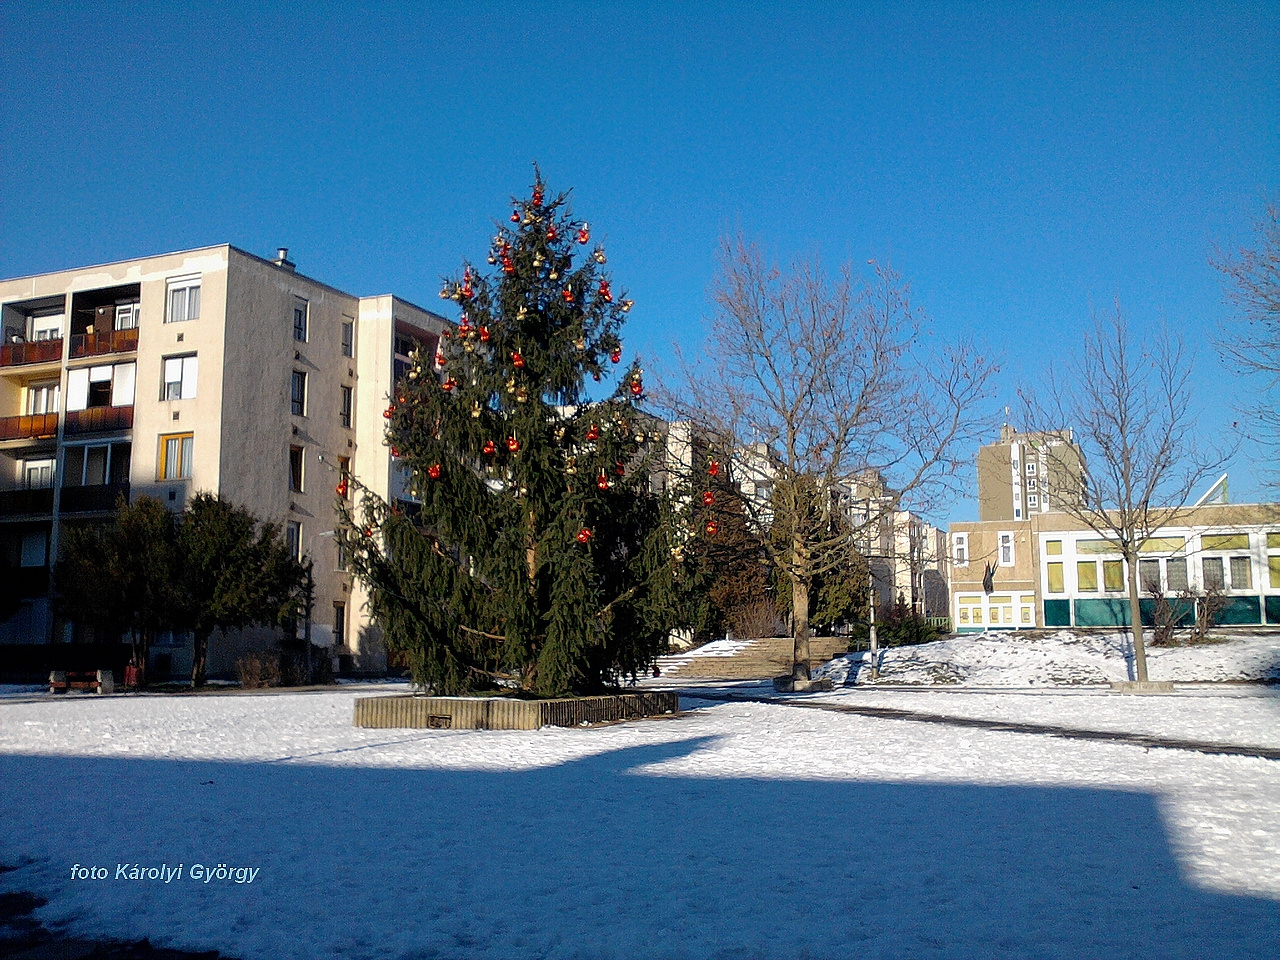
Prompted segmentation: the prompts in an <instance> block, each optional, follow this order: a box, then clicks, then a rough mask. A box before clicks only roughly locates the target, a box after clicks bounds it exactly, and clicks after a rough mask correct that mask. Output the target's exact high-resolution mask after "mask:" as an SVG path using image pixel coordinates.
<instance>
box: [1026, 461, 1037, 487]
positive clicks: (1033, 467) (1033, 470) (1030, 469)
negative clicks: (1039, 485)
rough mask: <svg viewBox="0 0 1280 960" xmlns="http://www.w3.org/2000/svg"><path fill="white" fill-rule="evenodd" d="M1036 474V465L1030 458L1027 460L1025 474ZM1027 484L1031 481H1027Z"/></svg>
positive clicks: (1031, 475)
mask: <svg viewBox="0 0 1280 960" xmlns="http://www.w3.org/2000/svg"><path fill="white" fill-rule="evenodd" d="M1035 475H1036V465H1035V464H1034V463H1032V462H1031V461H1030V460H1028V461H1027V476H1028V477H1034V476H1035ZM1027 485H1028V486H1030V485H1031V481H1027Z"/></svg>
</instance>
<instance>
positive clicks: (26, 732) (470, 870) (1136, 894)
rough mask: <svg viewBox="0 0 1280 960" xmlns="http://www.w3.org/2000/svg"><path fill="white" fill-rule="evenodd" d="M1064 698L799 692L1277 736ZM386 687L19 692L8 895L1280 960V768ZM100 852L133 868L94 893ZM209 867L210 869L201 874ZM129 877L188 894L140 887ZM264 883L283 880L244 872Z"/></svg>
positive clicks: (150, 919)
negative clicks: (548, 724)
mask: <svg viewBox="0 0 1280 960" xmlns="http://www.w3.org/2000/svg"><path fill="white" fill-rule="evenodd" d="M977 642H979V643H981V642H986V641H977ZM1200 649H1208V648H1200ZM893 652H896V651H893ZM962 652H963V651H961V650H960V649H959V648H955V649H953V650H952V655H954V657H955V658H956V660H957V661H958V662H965V663H968V662H974V661H975V659H976V660H981V659H985V660H986V661H987V662H988V663H990V662H991V661H992V656H993V655H979V654H972V655H971V657H970V659H969V660H964V659H963V658H962V657H961V653H962ZM917 653H918V651H917ZM1213 656H1215V657H1219V658H1221V657H1228V658H1230V657H1234V656H1235V654H1231V653H1230V652H1229V651H1228V652H1226V653H1224V652H1222V651H1219V652H1217V653H1215V654H1213ZM1051 659H1052V658H1051ZM1152 673H1153V675H1155V676H1157V677H1158V676H1160V673H1158V671H1157V668H1156V666H1155V665H1154V664H1153V668H1152ZM984 676H987V677H988V680H987V682H988V683H992V684H994V683H995V682H996V681H993V680H991V679H990V677H991V676H992V674H984ZM1042 686H1043V685H1042V684H1040V683H1037V684H1036V685H1035V686H1024V687H1023V688H1022V689H1019V690H1015V689H1007V690H1002V691H994V690H991V689H980V688H976V687H973V686H969V687H966V686H963V685H949V686H944V687H942V688H933V689H930V688H926V687H914V688H903V687H897V688H894V687H882V688H875V687H870V688H869V687H865V686H854V687H845V688H842V689H839V690H837V691H836V692H834V693H832V694H826V695H822V696H821V697H811V698H802V697H797V698H793V699H795V700H798V701H804V702H815V701H816V702H836V703H849V704H874V705H877V706H897V707H904V708H907V709H913V710H919V711H923V712H930V713H935V714H937V713H941V714H952V715H955V716H983V717H991V718H998V719H1014V720H1019V721H1025V722H1034V723H1056V724H1061V725H1066V726H1077V727H1082V728H1085V729H1100V730H1115V731H1129V732H1145V733H1158V734H1161V735H1164V736H1181V737H1193V738H1195V739H1213V740H1219V741H1221V742H1230V743H1240V744H1253V745H1262V746H1266V745H1276V744H1280V733H1278V732H1277V731H1278V730H1280V695H1278V694H1280V690H1277V688H1275V687H1263V686H1257V685H1255V686H1252V687H1245V686H1228V687H1215V688H1185V689H1182V690H1180V692H1179V693H1177V694H1175V695H1173V696H1155V697H1134V696H1122V695H1118V694H1114V693H1110V692H1109V691H1106V690H1105V688H1102V689H1099V688H1094V689H1087V688H1077V689H1073V690H1048V689H1042ZM735 689H738V690H740V691H742V692H750V693H755V694H764V693H765V690H764V688H761V687H760V686H759V685H752V684H744V685H739V686H737V687H736V688H735ZM370 692H377V691H376V690H372V691H371V690H369V689H365V688H361V689H356V690H352V689H340V690H335V691H332V692H319V693H291V694H268V695H234V694H223V695H212V696H187V697H172V696H170V697H164V696H117V697H95V696H91V695H90V696H62V697H57V698H54V697H49V696H48V695H34V696H33V695H32V694H31V693H30V692H26V691H12V693H11V695H10V696H8V697H6V698H0V863H4V864H7V865H9V866H16V867H17V868H18V869H16V870H12V871H9V872H5V873H0V891H6V890H28V891H31V892H34V893H38V894H40V895H41V896H44V897H46V898H48V900H49V904H48V906H46V907H44V908H43V909H42V910H40V911H39V914H38V915H39V916H40V917H41V918H42V919H43V920H44V921H45V923H46V924H48V925H49V926H51V927H57V926H65V927H66V928H67V929H69V930H71V931H73V932H74V933H77V934H79V935H84V936H110V937H117V938H121V939H137V938H140V937H143V936H147V937H150V938H151V940H152V942H154V943H163V944H165V945H169V946H181V947H187V948H191V949H211V948H216V949H219V950H221V951H223V953H224V954H225V955H229V956H233V957H242V958H245V960H249V958H260V957H261V958H272V960H275V958H295V957H296V958H316V957H349V958H382V957H386V958H428V957H442V958H443V957H484V958H506V957H514V958H523V957H606V958H618V960H621V958H632V957H635V958H649V957H654V958H661V957H682V958H699V960H701V958H712V957H714V958H747V957H769V958H775V957H777V958H790V957H810V958H816V957H839V958H846V957H847V958H863V957H867V958H873V957H920V958H926V957H927V958H934V957H938V958H942V957H992V956H999V957H1018V958H1034V957H1094V958H1113V957H1114V958H1119V957H1143V958H1149V957H1188V958H1190V957H1210V956H1213V957H1259V958H1262V957H1266V958H1272V957H1275V956H1276V945H1277V943H1280V762H1276V761H1271V760H1264V759H1255V758H1249V757H1223V756H1209V755H1204V754H1200V753H1194V752H1189V751H1183V750H1172V749H1150V750H1147V749H1145V748H1143V747H1140V746H1131V745H1126V744H1122V743H1104V742H1103V743H1100V742H1091V741H1080V740H1070V739H1061V738H1055V737H1048V736H1044V735H1036V734H1022V733H1011V732H1000V731H984V730H974V729H966V728H959V727H950V726H945V725H937V724H924V723H915V722H910V721H904V720H883V719H873V718H868V717H861V716H852V715H847V714H835V713H827V712H820V711H817V710H809V709H800V708H797V707H795V706H791V705H788V704H786V703H783V702H772V703H754V702H753V703H742V702H732V703H725V702H713V701H710V700H706V699H702V700H698V699H695V698H694V697H696V693H694V695H693V697H690V698H687V699H682V704H683V707H684V709H685V713H684V714H683V715H681V716H679V717H676V718H668V719H659V720H650V721H644V722H638V723H629V724H619V725H614V726H608V727H601V728H596V729H568V730H565V729H544V730H539V731H533V732H519V731H447V730H423V731H412V730H359V729H356V728H354V727H353V726H352V725H351V717H352V710H353V704H354V700H355V697H357V696H363V695H367V694H368V693H370ZM76 864H79V865H81V867H82V868H85V867H101V868H105V870H106V872H107V874H108V877H107V879H102V880H95V879H73V876H72V872H73V867H74V866H75V865H76ZM121 864H125V865H126V867H125V870H124V876H122V877H121V878H120V879H116V874H117V872H118V871H119V869H120V865H121ZM197 864H199V865H200V867H201V869H202V870H203V868H204V867H206V866H207V867H212V868H213V870H214V878H213V879H212V880H211V881H209V882H205V880H204V878H203V876H200V877H197V878H196V879H192V868H193V866H195V865H197ZM219 864H223V865H225V867H226V869H227V871H228V872H229V876H228V877H227V878H225V879H224V878H222V877H221V876H220V874H219V866H218V865H219ZM134 865H137V866H138V867H139V869H150V868H153V867H154V868H157V872H159V868H161V867H162V865H163V866H165V867H167V868H168V870H169V871H172V870H173V868H174V867H175V866H177V865H181V866H182V874H181V876H180V877H179V876H174V878H173V879H171V880H170V882H169V883H165V882H164V881H163V879H161V878H160V877H157V879H145V878H144V879H126V877H128V876H129V871H130V869H131V868H132V867H133V866H134ZM238 868H246V872H242V873H240V874H239V876H240V877H242V878H243V877H246V876H247V875H248V874H247V870H250V869H255V868H256V869H257V870H258V871H259V872H258V873H256V874H255V875H254V879H253V881H252V882H251V883H249V882H244V883H237V882H235V879H234V878H235V876H236V874H234V873H230V871H235V870H236V869H238ZM78 875H80V876H82V875H83V873H82V872H81V873H79V874H78ZM170 875H172V874H171V873H170ZM0 952H3V951H2V949H0Z"/></svg>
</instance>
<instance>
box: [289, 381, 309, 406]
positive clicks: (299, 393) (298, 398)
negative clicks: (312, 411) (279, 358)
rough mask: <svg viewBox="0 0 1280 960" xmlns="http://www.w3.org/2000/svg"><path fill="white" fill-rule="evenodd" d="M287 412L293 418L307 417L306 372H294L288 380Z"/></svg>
mask: <svg viewBox="0 0 1280 960" xmlns="http://www.w3.org/2000/svg"><path fill="white" fill-rule="evenodd" d="M289 412H290V413H291V414H292V415H293V416H295V417H305V416H306V415H307V372H306V371H305V370H294V371H293V375H292V376H291V377H290V378H289Z"/></svg>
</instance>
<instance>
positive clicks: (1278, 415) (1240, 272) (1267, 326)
mask: <svg viewBox="0 0 1280 960" xmlns="http://www.w3.org/2000/svg"><path fill="white" fill-rule="evenodd" d="M1255 232H1256V234H1257V241H1258V242H1257V246H1256V247H1254V248H1252V249H1248V248H1246V249H1242V250H1240V251H1238V252H1237V253H1236V254H1234V255H1229V254H1224V253H1222V252H1221V251H1219V253H1218V255H1217V256H1216V257H1215V258H1214V259H1213V260H1212V261H1211V262H1212V264H1213V266H1214V267H1215V268H1216V269H1217V270H1218V271H1219V272H1220V273H1221V274H1222V276H1223V281H1224V283H1225V285H1226V290H1225V294H1226V300H1227V302H1228V303H1229V304H1230V305H1231V306H1232V307H1234V308H1235V311H1236V316H1235V320H1234V322H1233V323H1232V324H1230V325H1229V326H1228V327H1227V328H1226V329H1224V330H1223V331H1222V334H1221V336H1220V337H1219V338H1218V340H1217V346H1218V349H1219V350H1220V351H1221V352H1222V354H1223V356H1224V357H1225V358H1226V359H1227V360H1228V361H1229V362H1232V363H1234V364H1236V365H1237V366H1238V367H1239V368H1240V369H1241V370H1242V371H1244V372H1246V373H1252V374H1256V375H1258V376H1259V377H1260V378H1261V379H1262V380H1263V382H1264V383H1265V384H1266V389H1267V391H1268V392H1271V394H1272V397H1271V401H1270V402H1269V403H1266V404H1263V405H1262V409H1261V410H1259V409H1258V407H1257V405H1255V404H1249V409H1248V412H1249V413H1251V414H1253V416H1254V417H1255V418H1256V419H1257V420H1258V421H1260V423H1261V425H1262V426H1263V427H1264V428H1265V430H1266V431H1267V432H1269V433H1270V434H1271V435H1272V442H1273V443H1280V412H1278V411H1277V410H1276V406H1275V395H1274V390H1275V388H1276V387H1277V386H1278V385H1280V202H1274V203H1270V204H1268V205H1267V209H1266V212H1265V213H1264V214H1263V216H1262V218H1261V219H1260V220H1258V222H1257V224H1256V229H1255Z"/></svg>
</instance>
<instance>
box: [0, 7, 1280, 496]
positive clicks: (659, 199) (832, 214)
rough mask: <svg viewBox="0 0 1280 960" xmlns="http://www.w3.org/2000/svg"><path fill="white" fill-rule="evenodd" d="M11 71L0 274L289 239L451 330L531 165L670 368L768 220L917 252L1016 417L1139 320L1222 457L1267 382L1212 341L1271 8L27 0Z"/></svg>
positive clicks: (1236, 467) (809, 233) (1277, 93)
mask: <svg viewBox="0 0 1280 960" xmlns="http://www.w3.org/2000/svg"><path fill="white" fill-rule="evenodd" d="M0 52H2V53H3V55H4V62H5V64H6V68H5V70H4V79H3V81H0V131H2V132H3V138H2V139H0V144H2V145H0V276H5V277H12V276H19V275H25V274H30V273H37V272H42V271H47V270H55V269H61V268H64V267H69V266H76V265H82V264H89V263H98V262H103V261H109V260H117V259H126V258H131V257H137V256H143V255H147V254H152V253H158V252H161V251H166V250H173V249H181V248H186V247H194V246H203V245H206V244H213V243H221V242H230V243H233V244H235V245H237V246H240V247H243V248H245V249H248V250H250V251H253V252H256V253H259V254H263V255H269V254H271V253H272V252H273V251H274V250H275V248H276V247H277V246H288V247H289V248H290V250H291V255H292V257H293V259H295V260H296V261H297V262H298V264H299V269H300V270H302V271H303V272H304V273H307V274H309V275H311V276H314V277H316V278H318V279H321V280H324V281H326V282H328V283H331V284H333V285H335V286H338V287H340V288H343V289H346V290H349V291H351V292H352V293H358V294H372V293H384V292H393V293H396V294H398V295H400V296H403V297H406V298H408V299H410V300H414V301H416V302H419V303H421V304H423V305H425V306H427V307H431V308H437V309H438V308H439V307H440V304H441V302H440V301H439V300H438V299H437V298H436V292H437V290H438V289H439V279H440V277H441V275H442V274H444V273H448V272H452V271H454V269H455V268H456V267H457V266H458V264H459V263H460V262H461V260H462V259H463V258H464V257H470V258H473V259H481V258H482V257H483V256H484V253H485V250H486V240H487V238H488V237H489V236H490V235H491V234H492V223H493V220H494V219H496V218H500V217H503V216H504V215H505V213H506V212H507V209H508V208H507V200H508V198H509V197H510V196H511V195H512V194H515V193H523V192H524V191H525V190H526V188H527V184H528V183H529V182H530V179H531V168H530V162H531V161H532V160H534V159H537V160H538V161H539V163H540V164H541V166H542V169H543V172H544V174H545V175H546V177H547V179H548V182H549V183H550V185H551V186H552V188H566V187H572V188H573V190H574V194H573V196H574V206H575V211H576V213H577V214H578V215H579V216H580V217H583V218H586V219H588V220H590V221H591V223H592V227H593V233H594V234H595V235H596V236H600V237H603V239H604V240H605V241H606V243H607V245H608V250H609V255H610V267H611V268H612V271H613V276H614V278H615V288H617V287H626V288H628V289H629V291H630V293H631V295H632V296H633V297H634V298H635V300H636V301H637V307H636V309H635V310H634V311H633V313H632V315H631V316H632V318H633V319H632V322H631V325H630V326H629V328H628V339H629V344H630V345H632V346H635V347H637V348H639V349H640V350H641V351H643V352H644V353H646V354H648V355H650V356H653V355H657V354H661V353H665V352H667V350H668V348H669V345H670V343H671V342H672V341H673V340H678V341H680V342H681V343H683V344H686V345H687V346H689V347H693V346H695V345H696V344H697V342H698V341H699V339H700V334H699V325H700V321H701V319H702V318H703V317H704V316H705V315H706V313H707V312H708V307H707V302H706V290H707V286H708V283H709V281H710V279H711V276H712V270H713V265H714V255H715V249H716V243H717V238H718V237H719V236H721V235H722V234H724V233H726V232H729V231H733V230H737V229H739V228H741V229H742V230H743V231H744V232H745V233H746V234H748V235H749V236H754V237H756V238H759V239H760V240H761V241H762V242H764V243H765V244H766V246H767V247H769V248H770V249H771V250H772V251H773V252H774V253H775V254H776V255H777V256H778V257H779V258H780V259H782V260H784V261H785V260H789V259H791V258H793V257H795V256H803V255H807V254H817V255H820V256H821V257H822V258H823V259H824V260H825V261H826V262H827V264H828V265H829V266H831V267H834V266H836V265H837V264H838V263H839V262H840V261H842V260H845V259H850V260H852V261H853V262H854V263H855V264H859V265H864V264H865V263H866V261H867V259H869V258H871V257H875V258H878V259H880V260H884V259H890V260H891V261H892V263H893V264H894V266H895V267H897V268H898V269H899V270H901V271H902V272H903V273H904V274H905V275H906V276H907V277H908V278H910V279H911V281H912V284H913V290H914V292H915V296H916V299H917V301H918V302H919V303H920V304H921V305H922V306H923V307H924V308H925V310H926V311H927V312H928V314H929V315H930V316H931V317H932V319H933V321H934V324H935V325H936V327H937V328H938V329H939V330H940V331H944V332H955V333H963V334H969V335H975V336H979V337H982V338H985V339H986V340H987V341H988V342H989V343H990V344H991V345H992V347H993V349H994V350H996V351H998V352H999V353H1000V354H1001V355H1002V356H1003V360H1004V376H1003V379H1002V386H1003V389H1004V392H1005V394H1006V395H1007V399H1008V402H1010V403H1012V402H1013V400H1014V396H1015V390H1016V388H1017V387H1018V386H1019V385H1020V384H1023V383H1029V384H1034V383H1036V382H1037V380H1038V379H1039V378H1040V377H1041V376H1042V375H1043V371H1044V369H1045V368H1046V366H1047V364H1048V363H1049V362H1051V360H1053V359H1054V358H1056V357H1060V356H1062V355H1063V354H1064V353H1065V352H1067V351H1070V350H1071V349H1073V347H1074V345H1075V344H1077V343H1078V341H1079V337H1080V334H1081V332H1082V331H1083V329H1084V328H1085V326H1086V325H1087V324H1088V322H1089V315H1090V311H1091V309H1093V308H1103V307H1107V306H1109V305H1110V304H1111V303H1112V302H1113V301H1114V300H1115V299H1116V298H1117V297H1118V298H1119V300H1120V302H1121V304H1122V306H1123V308H1124V309H1125V311H1126V313H1127V314H1128V315H1129V316H1130V318H1131V320H1132V322H1133V323H1134V324H1135V325H1137V326H1138V327H1139V328H1140V329H1145V328H1148V327H1151V326H1153V325H1155V324H1156V323H1158V322H1159V321H1160V320H1161V319H1162V318H1163V319H1165V320H1167V321H1168V323H1169V325H1170V326H1171V327H1172V328H1174V329H1175V330H1178V331H1181V332H1183V333H1184V334H1185V335H1186V336H1187V337H1188V339H1189V340H1190V341H1192V342H1193V343H1194V344H1195V345H1196V346H1197V348H1198V350H1199V358H1198V361H1197V379H1198V382H1199V383H1200V384H1201V396H1200V398H1199V400H1200V402H1201V404H1202V406H1203V410H1204V412H1203V416H1202V424H1203V428H1204V432H1205V433H1206V435H1208V436H1215V435H1217V434H1219V433H1220V432H1221V431H1222V430H1224V429H1226V428H1228V427H1229V425H1230V423H1231V422H1232V421H1233V420H1236V419H1237V418H1238V414H1237V413H1235V412H1234V411H1233V410H1232V409H1231V406H1232V404H1233V403H1234V402H1237V401H1240V400H1243V401H1244V402H1245V403H1247V402H1248V398H1249V397H1250V396H1251V395H1252V394H1253V392H1254V388H1252V387H1251V386H1249V385H1247V384H1244V383H1242V382H1240V381H1239V380H1237V379H1236V378H1234V377H1233V376H1232V375H1231V373H1230V371H1228V370H1227V369H1226V368H1225V367H1223V366H1222V365H1221V364H1220V363H1219V362H1218V360H1217V358H1216V355H1215V353H1214V351H1213V348H1212V345H1211V344H1210V342H1209V340H1208V336H1209V334H1210V333H1211V332H1212V331H1213V330H1214V329H1215V328H1216V326H1217V325H1218V324H1219V323H1220V322H1221V321H1222V320H1223V319H1224V318H1225V316H1226V308H1225V307H1224V306H1223V304H1222V287H1221V284H1220V282H1219V278H1218V276H1217V274H1216V273H1215V272H1214V271H1213V270H1212V268H1211V267H1210V266H1209V264H1208V258H1209V256H1210V255H1211V253H1212V251H1213V248H1214V245H1215V244H1218V245H1221V246H1223V247H1228V248H1230V247H1233V246H1239V245H1240V244H1242V243H1246V242H1248V241H1249V240H1250V229H1251V223H1252V220H1253V218H1254V217H1256V216H1257V215H1258V214H1259V213H1260V212H1261V210H1262V206H1263V203H1264V201H1265V199H1266V198H1267V197H1275V196H1277V195H1280V4H1277V3H1262V2H1257V3H1241V4H1231V3H1203V4H1199V3H1178V4H1172V3H1171V4H1153V5H1149V6H1143V5H1139V4H1133V3H1123V4H1072V5H1067V6H1063V7H1058V6H1055V5H1032V4H1007V5H1005V4H998V3H982V4H963V3H959V4H956V3H917V4H912V3H899V4H874V3H868V4H822V3H811V4H778V5H775V6H773V7H772V8H771V9H770V10H768V11H766V12H761V11H760V10H758V9H756V8H754V7H752V6H748V5H747V4H745V3H743V4H731V3H722V4H709V3H684V4H587V3H545V4H538V5H534V4H507V3H501V2H490V3H486V4H474V5H469V4H462V3H451V4H431V3H423V4H409V5H404V6H403V7H399V8H397V7H394V6H390V5H377V4H372V5H362V6H356V5H342V6H338V5H334V6H333V7H332V8H331V9H330V10H328V11H326V10H325V9H324V8H322V7H320V6H319V5H311V4H289V3H276V4H272V5H270V6H267V5H261V6H258V5H244V4H239V3H223V4H209V3H202V4H182V3H165V4H159V5H150V4H137V5H132V4H131V5H128V6H125V5H119V6H116V5H104V6H93V5H90V4H74V5H66V6H64V5H53V4H43V5H40V4H24V3H18V2H9V3H6V4H4V5H3V7H0ZM1260 457H1261V453H1260V452H1259V451H1258V449H1257V448H1256V447H1254V446H1251V445H1249V444H1248V443H1246V444H1245V445H1244V446H1242V448H1241V453H1240V455H1239V456H1238V457H1237V459H1236V462H1234V463H1233V464H1232V466H1231V472H1232V497H1233V499H1236V500H1249V499H1257V498H1259V497H1260V496H1262V495H1263V491H1262V490H1261V487H1260V485H1259V481H1258V479H1257V473H1258V467H1259V464H1258V462H1257V461H1258V460H1259V459H1260ZM975 512H976V507H975V506H974V505H973V504H972V502H970V503H960V504H956V505H954V506H953V507H948V508H945V509H943V510H942V511H941V512H940V516H943V517H945V516H951V517H952V518H955V519H960V518H967V517H970V516H973V515H974V514H975Z"/></svg>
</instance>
